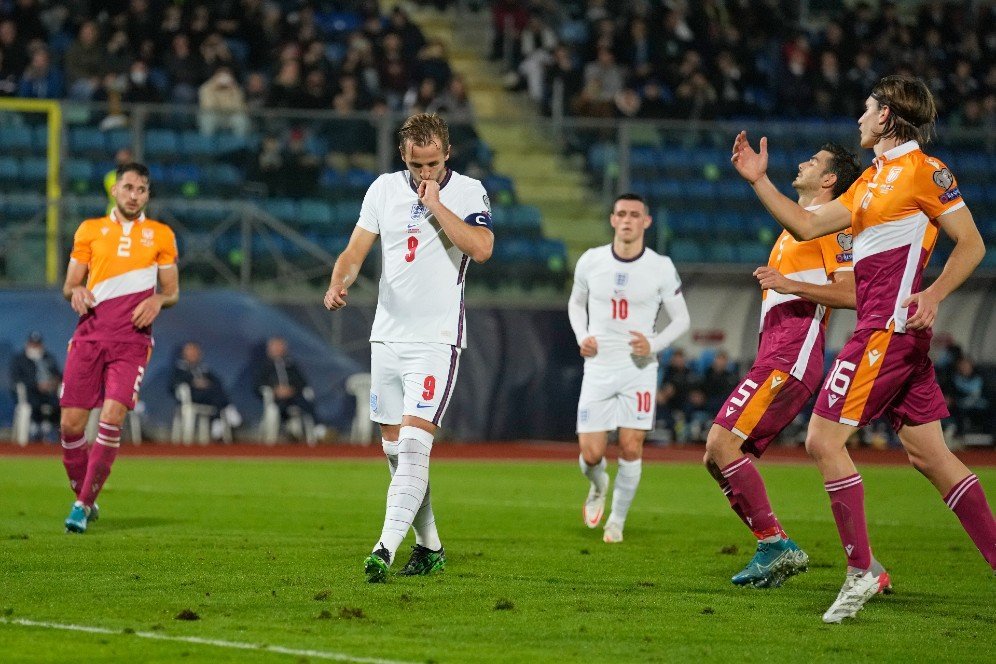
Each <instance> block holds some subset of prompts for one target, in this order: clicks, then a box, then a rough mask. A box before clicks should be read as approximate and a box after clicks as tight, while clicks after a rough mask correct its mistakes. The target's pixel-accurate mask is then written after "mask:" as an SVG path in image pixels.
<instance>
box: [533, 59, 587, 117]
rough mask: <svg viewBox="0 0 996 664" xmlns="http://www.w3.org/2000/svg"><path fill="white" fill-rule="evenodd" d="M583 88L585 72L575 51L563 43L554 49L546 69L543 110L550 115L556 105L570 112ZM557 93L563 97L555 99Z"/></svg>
mask: <svg viewBox="0 0 996 664" xmlns="http://www.w3.org/2000/svg"><path fill="white" fill-rule="evenodd" d="M583 88H584V72H582V70H581V68H580V67H579V66H578V63H577V62H576V60H575V57H574V52H573V51H571V49H570V48H569V47H567V46H565V45H563V44H561V45H560V46H558V47H557V48H555V49H554V50H553V60H552V62H551V63H550V64H549V66H548V67H547V69H546V74H545V77H544V98H543V112H544V113H546V114H547V115H550V113H551V112H552V110H553V107H554V105H556V106H557V107H558V108H561V109H563V111H564V112H568V111H569V110H570V108H571V105H572V102H573V100H574V99H575V98H577V96H578V95H579V94H580V93H581V90H582V89H583ZM555 94H561V95H562V97H561V98H560V99H557V100H555V99H554V98H553V96H554V95H555Z"/></svg>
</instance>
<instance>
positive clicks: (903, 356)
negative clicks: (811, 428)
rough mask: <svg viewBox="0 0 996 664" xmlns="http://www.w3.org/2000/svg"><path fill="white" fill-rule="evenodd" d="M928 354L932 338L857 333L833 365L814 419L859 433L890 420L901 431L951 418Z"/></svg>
mask: <svg viewBox="0 0 996 664" xmlns="http://www.w3.org/2000/svg"><path fill="white" fill-rule="evenodd" d="M929 351H930V338H929V337H921V336H916V335H912V334H896V333H894V332H893V331H892V330H857V331H856V332H855V333H854V336H852V337H851V338H850V339H849V340H848V341H847V343H846V344H844V348H842V349H841V351H840V354H839V355H838V356H837V359H836V360H835V361H834V363H833V367H832V368H831V369H830V373H829V374H828V375H827V378H826V381H825V382H824V383H823V388H822V389H821V390H820V391H819V394H818V395H817V397H816V407H815V408H814V409H813V414H815V415H819V416H820V417H823V418H826V419H828V420H831V421H833V422H841V423H843V424H850V425H851V426H855V427H863V426H864V425H866V424H868V423H869V422H871V421H872V420H874V419H876V418H878V417H881V416H883V415H886V416H888V418H889V422H890V424H892V428H893V429H895V430H896V431H899V429H901V428H902V427H903V425H905V424H912V425H918V424H927V423H928V422H935V421H937V420H941V419H944V418H945V417H948V415H949V413H948V407H947V405H946V404H945V403H944V395H943V394H941V388H940V386H939V385H938V384H937V377H936V376H935V375H934V365H933V364H931V362H930V357H929V356H928V355H927V353H928V352H929Z"/></svg>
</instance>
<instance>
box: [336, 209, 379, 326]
mask: <svg viewBox="0 0 996 664" xmlns="http://www.w3.org/2000/svg"><path fill="white" fill-rule="evenodd" d="M376 241H377V234H376V233H371V232H370V231H368V230H367V229H365V228H360V227H359V226H357V227H356V228H354V229H353V234H352V235H351V236H350V237H349V244H348V245H346V249H345V250H344V251H343V252H342V253H341V254H339V258H337V259H336V261H335V265H334V266H333V267H332V278H331V279H330V280H329V289H328V290H327V291H325V298H324V300H323V302H324V304H325V308H326V309H328V310H329V311H335V310H336V309H342V308H343V307H344V306H346V295H347V293H348V292H349V287H350V286H352V285H353V283H354V282H355V281H356V277H358V276H359V274H360V267H361V266H362V265H363V261H365V260H366V258H367V254H369V253H370V249H372V248H373V245H374V242H376Z"/></svg>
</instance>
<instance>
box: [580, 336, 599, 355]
mask: <svg viewBox="0 0 996 664" xmlns="http://www.w3.org/2000/svg"><path fill="white" fill-rule="evenodd" d="M596 355H598V340H597V339H595V337H585V338H584V339H583V340H582V341H581V357H595V356H596Z"/></svg>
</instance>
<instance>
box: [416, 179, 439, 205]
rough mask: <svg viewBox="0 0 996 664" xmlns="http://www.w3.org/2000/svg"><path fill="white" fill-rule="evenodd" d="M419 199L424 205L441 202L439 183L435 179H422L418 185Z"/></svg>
mask: <svg viewBox="0 0 996 664" xmlns="http://www.w3.org/2000/svg"><path fill="white" fill-rule="evenodd" d="M418 199H419V200H420V201H422V205H424V206H426V207H429V205H430V204H432V203H438V202H439V183H438V182H436V181H435V180H422V182H421V183H419V185H418Z"/></svg>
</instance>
